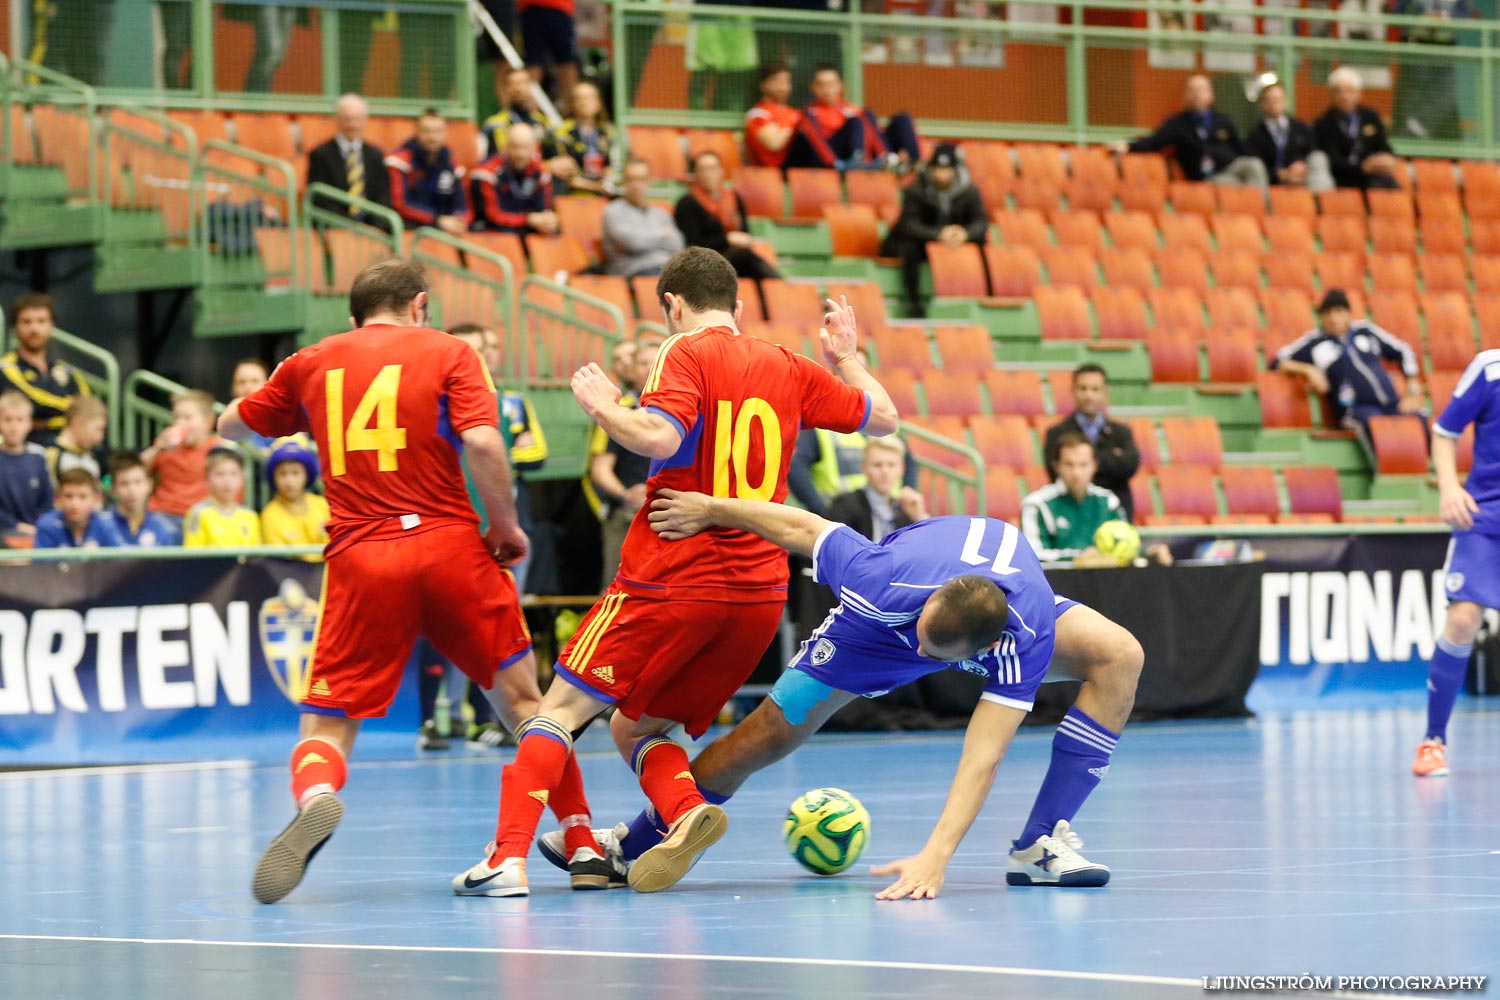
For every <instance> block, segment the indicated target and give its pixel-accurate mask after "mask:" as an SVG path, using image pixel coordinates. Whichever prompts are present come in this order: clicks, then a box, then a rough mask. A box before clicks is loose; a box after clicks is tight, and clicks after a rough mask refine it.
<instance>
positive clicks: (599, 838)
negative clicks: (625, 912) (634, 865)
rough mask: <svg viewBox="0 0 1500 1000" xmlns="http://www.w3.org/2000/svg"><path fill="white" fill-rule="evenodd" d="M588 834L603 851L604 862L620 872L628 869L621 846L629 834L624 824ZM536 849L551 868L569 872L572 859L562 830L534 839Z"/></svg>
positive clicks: (597, 829) (596, 829)
mask: <svg viewBox="0 0 1500 1000" xmlns="http://www.w3.org/2000/svg"><path fill="white" fill-rule="evenodd" d="M589 832H590V833H592V834H593V835H594V840H595V841H596V842H597V843H598V844H599V847H600V849H602V850H603V851H604V857H605V860H607V861H610V862H611V863H613V864H615V865H617V866H618V867H619V868H620V870H621V871H624V870H626V869H628V868H629V867H630V862H629V861H626V860H625V848H624V847H622V846H621V841H623V840H624V839H625V836H626V834H628V833H630V827H628V826H626V825H625V824H624V823H616V824H615V825H614V826H609V827H598V828H595V829H593V830H590V831H589ZM536 849H537V850H538V851H540V852H541V855H542V857H544V858H546V859H547V860H548V861H550V862H552V867H553V868H560V869H562V870H563V871H568V870H569V863H570V862H571V860H572V859H571V858H569V857H568V848H567V842H566V840H565V838H564V836H563V831H562V830H552V831H549V832H547V833H544V834H542V835H541V836H540V837H538V838H536Z"/></svg>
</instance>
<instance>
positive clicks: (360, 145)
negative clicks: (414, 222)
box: [307, 94, 391, 226]
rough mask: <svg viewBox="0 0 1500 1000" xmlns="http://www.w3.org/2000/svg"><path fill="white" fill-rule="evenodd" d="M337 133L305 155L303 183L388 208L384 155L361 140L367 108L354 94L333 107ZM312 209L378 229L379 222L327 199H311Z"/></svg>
mask: <svg viewBox="0 0 1500 1000" xmlns="http://www.w3.org/2000/svg"><path fill="white" fill-rule="evenodd" d="M333 117H334V122H335V123H336V124H337V125H338V132H337V133H336V134H335V135H334V137H333V138H332V139H329V140H328V141H327V142H325V143H323V144H322V145H321V146H317V147H315V148H314V149H313V151H312V152H311V153H308V154H307V183H309V184H326V185H328V186H329V187H331V188H337V189H338V190H340V191H345V192H348V193H349V195H351V196H352V197H355V198H363V199H365V200H366V201H372V202H374V203H375V204H377V205H384V206H385V207H386V208H390V207H391V183H390V177H389V176H388V175H387V174H386V170H385V155H384V154H383V153H382V152H381V151H380V150H379V149H377V148H375V147H374V146H372V145H371V144H370V143H368V142H366V141H365V125H366V124H367V123H368V122H369V120H370V108H369V105H367V104H366V103H365V99H364V98H363V97H360V96H359V95H358V94H345V95H344V96H343V97H340V98H339V99H338V103H337V104H336V105H334V112H333ZM313 206H314V207H315V208H321V209H324V210H326V211H329V212H333V213H335V214H337V215H348V216H349V217H350V218H353V219H356V220H358V221H360V222H365V223H369V224H370V225H375V226H378V225H379V224H380V220H378V219H376V218H375V216H374V215H372V214H371V213H369V212H366V211H363V210H361V209H359V208H357V207H355V206H354V205H346V204H344V203H343V202H341V201H335V200H333V199H332V198H328V197H315V198H313Z"/></svg>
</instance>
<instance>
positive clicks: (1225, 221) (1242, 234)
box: [1213, 215, 1263, 253]
mask: <svg viewBox="0 0 1500 1000" xmlns="http://www.w3.org/2000/svg"><path fill="white" fill-rule="evenodd" d="M1213 231H1214V238H1215V239H1216V240H1217V241H1218V244H1219V249H1220V250H1247V251H1249V252H1250V253H1260V252H1261V249H1262V243H1263V240H1262V239H1261V232H1260V219H1259V218H1257V217H1256V216H1253V215H1216V216H1214V218H1213Z"/></svg>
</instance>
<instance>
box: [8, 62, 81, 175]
mask: <svg viewBox="0 0 1500 1000" xmlns="http://www.w3.org/2000/svg"><path fill="white" fill-rule="evenodd" d="M5 70H6V72H5V81H6V82H5V87H4V91H5V95H6V96H5V103H6V115H5V120H6V128H7V130H9V129H10V126H11V118H10V111H9V108H10V106H12V105H17V104H19V105H22V106H23V107H24V106H32V121H33V124H34V126H35V129H36V132H37V133H38V134H37V137H36V138H37V142H36V146H37V160H38V162H40V163H43V164H49V165H53V166H58V167H61V168H62V170H63V173H64V175H65V176H66V177H67V184H68V190H67V196H68V197H69V198H71V199H79V200H83V199H86V200H89V201H91V202H98V201H99V200H100V173H99V168H100V164H99V159H98V157H96V156H92V155H87V153H88V152H89V151H91V150H92V149H93V148H94V138H95V134H96V132H95V122H96V120H97V114H98V110H99V100H98V96H97V94H96V93H95V91H94V88H92V87H90V86H88V85H87V84H84V83H82V82H80V81H78V80H75V79H73V78H72V77H69V76H64V75H63V74H61V73H58V72H56V71H54V70H51V69H48V68H47V67H45V66H38V65H37V64H35V63H31V62H27V61H25V60H21V59H18V60H15V61H13V62H11V63H10V64H9V65H7V66H6V67H5ZM16 151H17V146H16V145H15V143H14V142H11V143H7V144H6V147H5V161H6V166H7V171H9V169H10V168H11V167H13V166H14V164H15V163H16Z"/></svg>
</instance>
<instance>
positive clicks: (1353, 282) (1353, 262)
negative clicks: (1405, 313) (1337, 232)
mask: <svg viewBox="0 0 1500 1000" xmlns="http://www.w3.org/2000/svg"><path fill="white" fill-rule="evenodd" d="M1313 269H1314V271H1315V272H1316V273H1317V275H1318V283H1319V284H1320V285H1322V287H1323V291H1325V292H1326V291H1328V290H1329V289H1331V288H1340V289H1343V290H1344V291H1345V292H1349V293H1356V292H1363V291H1364V288H1365V268H1364V265H1363V264H1362V262H1361V258H1360V257H1359V255H1358V254H1352V253H1324V254H1319V255H1318V256H1317V257H1315V258H1314V259H1313ZM1412 281H1413V282H1414V283H1415V281H1416V276H1415V275H1413V276H1412ZM1414 290H1415V289H1414ZM1353 299H1354V297H1353V294H1351V295H1350V301H1351V302H1353Z"/></svg>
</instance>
